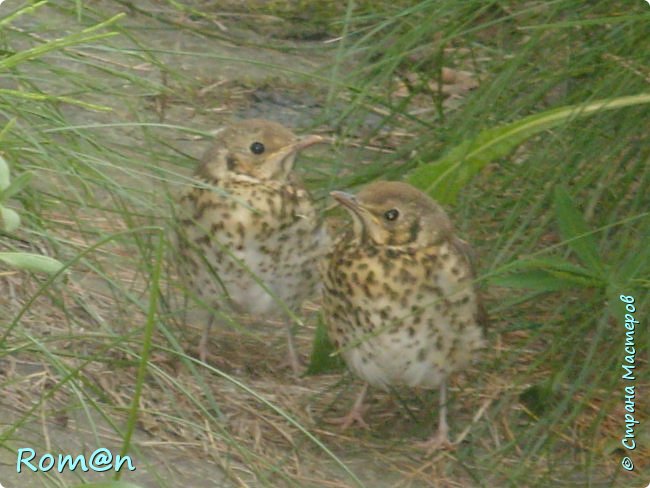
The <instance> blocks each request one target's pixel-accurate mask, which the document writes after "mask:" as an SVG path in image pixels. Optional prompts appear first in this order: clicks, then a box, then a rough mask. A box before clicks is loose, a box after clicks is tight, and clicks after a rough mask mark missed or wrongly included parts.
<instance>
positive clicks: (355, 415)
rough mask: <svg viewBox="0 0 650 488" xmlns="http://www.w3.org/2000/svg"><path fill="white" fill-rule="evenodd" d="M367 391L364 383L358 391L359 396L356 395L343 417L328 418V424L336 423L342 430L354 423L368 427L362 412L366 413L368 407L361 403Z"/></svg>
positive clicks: (366, 384)
mask: <svg viewBox="0 0 650 488" xmlns="http://www.w3.org/2000/svg"><path fill="white" fill-rule="evenodd" d="M367 391H368V383H365V384H364V385H363V388H361V391H360V392H359V396H357V399H356V400H355V401H354V405H352V408H351V409H350V411H349V412H348V413H347V414H346V415H344V416H343V417H338V418H334V419H329V420H328V421H327V422H328V423H330V424H338V425H340V426H341V428H342V429H343V430H345V429H347V428H348V427H350V426H351V425H352V424H355V423H356V424H359V426H361V427H363V428H364V429H369V428H370V426H369V425H368V424H367V423H366V421H365V420H364V419H363V414H364V413H366V410H368V407H367V406H365V405H364V404H363V400H364V399H365V398H366V392H367Z"/></svg>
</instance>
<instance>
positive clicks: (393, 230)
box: [331, 181, 453, 246]
mask: <svg viewBox="0 0 650 488" xmlns="http://www.w3.org/2000/svg"><path fill="white" fill-rule="evenodd" d="M331 195H332V196H333V197H334V198H335V199H336V200H337V201H338V202H339V203H340V204H341V205H343V206H344V207H345V209H346V210H348V211H349V212H350V214H351V215H352V218H353V221H354V233H355V235H356V236H357V237H359V238H360V239H361V240H362V241H365V240H368V239H370V240H372V241H373V242H375V243H376V244H379V245H389V246H401V245H409V244H412V245H417V246H429V245H433V244H437V243H439V242H441V241H442V240H443V239H446V238H447V237H449V236H450V235H451V233H452V232H453V227H452V224H451V221H450V220H449V217H448V216H447V214H446V213H445V211H444V210H443V209H442V207H441V206H440V205H438V204H437V203H436V202H434V201H433V200H432V199H431V198H429V196H427V195H426V194H424V193H422V192H421V191H420V190H418V189H416V188H415V187H413V186H411V185H409V184H407V183H400V182H397V181H378V182H375V183H372V184H370V185H368V186H366V187H365V188H364V189H363V190H361V191H360V192H359V193H358V194H357V195H356V196H354V195H352V194H350V193H345V192H340V191H334V192H332V193H331Z"/></svg>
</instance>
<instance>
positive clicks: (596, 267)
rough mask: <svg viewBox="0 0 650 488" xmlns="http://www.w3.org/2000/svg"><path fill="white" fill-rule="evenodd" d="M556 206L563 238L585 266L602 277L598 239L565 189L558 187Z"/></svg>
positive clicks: (555, 197) (555, 199) (556, 190)
mask: <svg viewBox="0 0 650 488" xmlns="http://www.w3.org/2000/svg"><path fill="white" fill-rule="evenodd" d="M554 206H555V216H556V218H557V223H558V227H559V229H560V235H561V236H562V238H563V239H565V240H567V241H568V246H569V247H570V248H571V250H573V251H574V252H575V253H576V254H577V256H578V257H579V258H580V260H581V261H582V262H583V263H584V264H585V266H587V267H588V268H589V269H590V270H592V271H593V272H594V273H597V274H601V275H602V273H603V270H604V268H603V263H602V261H601V259H600V256H599V255H598V245H597V244H596V238H595V237H594V234H593V233H591V232H590V230H589V227H588V226H587V223H586V222H585V221H584V219H583V217H582V215H581V214H580V212H579V211H578V209H577V208H576V206H575V204H574V203H573V201H572V199H571V197H570V196H569V193H568V192H567V190H566V189H565V188H563V187H557V188H556V189H555V196H554Z"/></svg>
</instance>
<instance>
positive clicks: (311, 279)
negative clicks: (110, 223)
mask: <svg viewBox="0 0 650 488" xmlns="http://www.w3.org/2000/svg"><path fill="white" fill-rule="evenodd" d="M218 186H219V187H220V189H222V190H223V191H224V192H225V193H226V195H221V194H218V193H216V192H215V191H211V190H209V189H203V188H193V189H192V190H191V191H190V192H189V193H188V194H187V195H185V196H184V197H183V198H181V200H180V203H181V209H182V212H183V217H182V218H183V227H184V228H185V233H186V235H185V239H186V242H187V244H188V248H187V249H185V250H184V254H185V256H186V258H187V261H188V262H189V265H190V266H193V267H194V268H195V269H194V271H195V272H193V273H189V276H190V279H191V280H192V281H193V286H194V288H195V289H197V290H198V291H199V293H200V294H201V295H202V296H203V297H205V298H206V299H207V300H210V301H211V302H212V303H214V304H215V305H218V304H224V303H226V300H224V298H225V297H226V296H227V297H228V300H227V302H228V303H230V305H232V306H233V307H234V308H235V309H236V310H237V311H238V312H245V313H250V314H273V315H279V313H278V312H281V311H282V310H283V306H281V305H279V304H278V303H277V300H278V299H279V300H281V301H282V302H284V304H285V305H286V306H287V307H288V308H289V309H295V308H296V307H297V306H299V305H300V303H301V302H302V301H303V300H304V299H305V298H307V297H309V296H310V295H312V294H313V293H314V292H315V291H316V284H317V260H318V259H319V258H320V256H321V253H322V251H321V249H323V246H325V245H326V244H327V238H328V236H327V234H326V232H325V230H324V228H323V226H322V225H321V221H320V220H319V218H318V215H317V213H316V211H315V209H314V207H313V205H312V203H311V199H310V197H309V195H308V193H307V192H306V190H304V189H303V188H301V187H299V186H298V185H294V184H289V183H280V182H274V181H269V182H263V183H262V182H260V181H258V180H251V179H250V178H247V177H242V178H233V179H229V180H226V181H221V182H218ZM206 264H208V265H209V266H206ZM210 267H211V268H212V270H210ZM197 271H198V272H197ZM280 314H281V313H280Z"/></svg>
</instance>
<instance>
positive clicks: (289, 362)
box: [280, 353, 304, 378]
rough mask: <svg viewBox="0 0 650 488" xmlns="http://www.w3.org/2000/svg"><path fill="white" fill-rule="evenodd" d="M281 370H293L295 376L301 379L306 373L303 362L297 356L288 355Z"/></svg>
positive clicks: (281, 364)
mask: <svg viewBox="0 0 650 488" xmlns="http://www.w3.org/2000/svg"><path fill="white" fill-rule="evenodd" d="M280 367H281V368H291V371H292V373H293V375H294V376H295V377H296V378H300V376H302V373H303V372H304V366H303V362H302V360H301V359H300V356H299V355H297V354H291V353H289V354H287V356H286V357H285V358H284V359H283V360H282V362H281V363H280Z"/></svg>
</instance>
